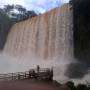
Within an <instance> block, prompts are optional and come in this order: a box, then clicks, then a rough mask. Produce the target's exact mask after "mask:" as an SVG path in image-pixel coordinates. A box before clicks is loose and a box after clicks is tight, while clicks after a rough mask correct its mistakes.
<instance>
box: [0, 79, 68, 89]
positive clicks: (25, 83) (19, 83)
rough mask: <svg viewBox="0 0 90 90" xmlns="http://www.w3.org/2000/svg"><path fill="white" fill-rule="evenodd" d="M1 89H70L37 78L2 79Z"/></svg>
mask: <svg viewBox="0 0 90 90" xmlns="http://www.w3.org/2000/svg"><path fill="white" fill-rule="evenodd" d="M0 90H68V89H67V88H65V87H61V86H57V85H54V84H53V83H52V82H43V81H36V80H15V81H1V82H0Z"/></svg>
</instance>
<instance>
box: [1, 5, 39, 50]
mask: <svg viewBox="0 0 90 90" xmlns="http://www.w3.org/2000/svg"><path fill="white" fill-rule="evenodd" d="M34 16H37V14H36V13H35V12H34V11H28V10H26V8H24V7H23V6H21V5H5V6H4V8H0V50H2V49H3V48H4V45H5V42H6V39H7V35H8V33H9V31H10V28H11V27H12V25H13V24H14V23H16V22H19V21H22V20H26V19H28V18H32V17H34Z"/></svg>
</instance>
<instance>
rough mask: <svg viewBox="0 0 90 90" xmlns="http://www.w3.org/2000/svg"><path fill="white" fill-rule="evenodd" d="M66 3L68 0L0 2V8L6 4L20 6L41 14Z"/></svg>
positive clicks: (5, 0)
mask: <svg viewBox="0 0 90 90" xmlns="http://www.w3.org/2000/svg"><path fill="white" fill-rule="evenodd" d="M67 2H69V0H0V7H3V5H6V4H20V5H22V6H24V7H25V8H27V9H28V10H35V11H38V12H42V13H43V12H45V11H47V10H50V9H52V8H55V7H57V6H60V5H61V4H63V3H67Z"/></svg>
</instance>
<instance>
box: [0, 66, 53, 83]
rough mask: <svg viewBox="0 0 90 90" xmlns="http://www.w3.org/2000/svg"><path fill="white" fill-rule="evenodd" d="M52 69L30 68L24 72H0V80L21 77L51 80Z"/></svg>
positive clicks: (20, 78)
mask: <svg viewBox="0 0 90 90" xmlns="http://www.w3.org/2000/svg"><path fill="white" fill-rule="evenodd" d="M52 78H53V70H52V69H49V68H40V69H39V70H37V69H30V70H29V71H25V72H16V73H7V74H0V80H1V81H2V80H23V79H39V80H52Z"/></svg>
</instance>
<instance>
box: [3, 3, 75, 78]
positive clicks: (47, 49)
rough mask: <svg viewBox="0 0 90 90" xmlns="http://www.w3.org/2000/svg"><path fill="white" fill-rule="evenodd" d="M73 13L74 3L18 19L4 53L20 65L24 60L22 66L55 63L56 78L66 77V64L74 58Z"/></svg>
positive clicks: (50, 64) (43, 65)
mask: <svg viewBox="0 0 90 90" xmlns="http://www.w3.org/2000/svg"><path fill="white" fill-rule="evenodd" d="M72 16H73V15H72V10H71V9H70V5H69V4H64V5H63V6H61V7H60V8H55V9H54V10H51V11H49V12H47V13H45V14H42V15H40V16H37V17H34V18H32V19H28V20H26V21H22V22H19V23H16V24H15V25H14V26H13V27H12V29H11V31H10V33H9V35H8V38H7V42H6V45H5V48H4V50H3V53H4V54H6V55H9V57H12V60H13V62H15V63H16V64H17V66H18V63H21V64H19V65H21V66H19V68H18V70H24V69H25V70H26V67H27V69H29V68H30V67H34V66H36V65H40V66H42V67H51V66H53V67H54V79H58V78H60V79H61V80H62V79H63V76H64V71H65V68H66V65H67V64H68V63H70V62H71V60H72V58H73V30H72V26H73V25H72ZM13 58H14V59H13ZM14 60H16V61H14ZM13 67H14V66H13ZM21 67H22V68H21ZM23 67H25V68H23ZM20 68H21V69H20ZM58 80H59V79H58Z"/></svg>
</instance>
